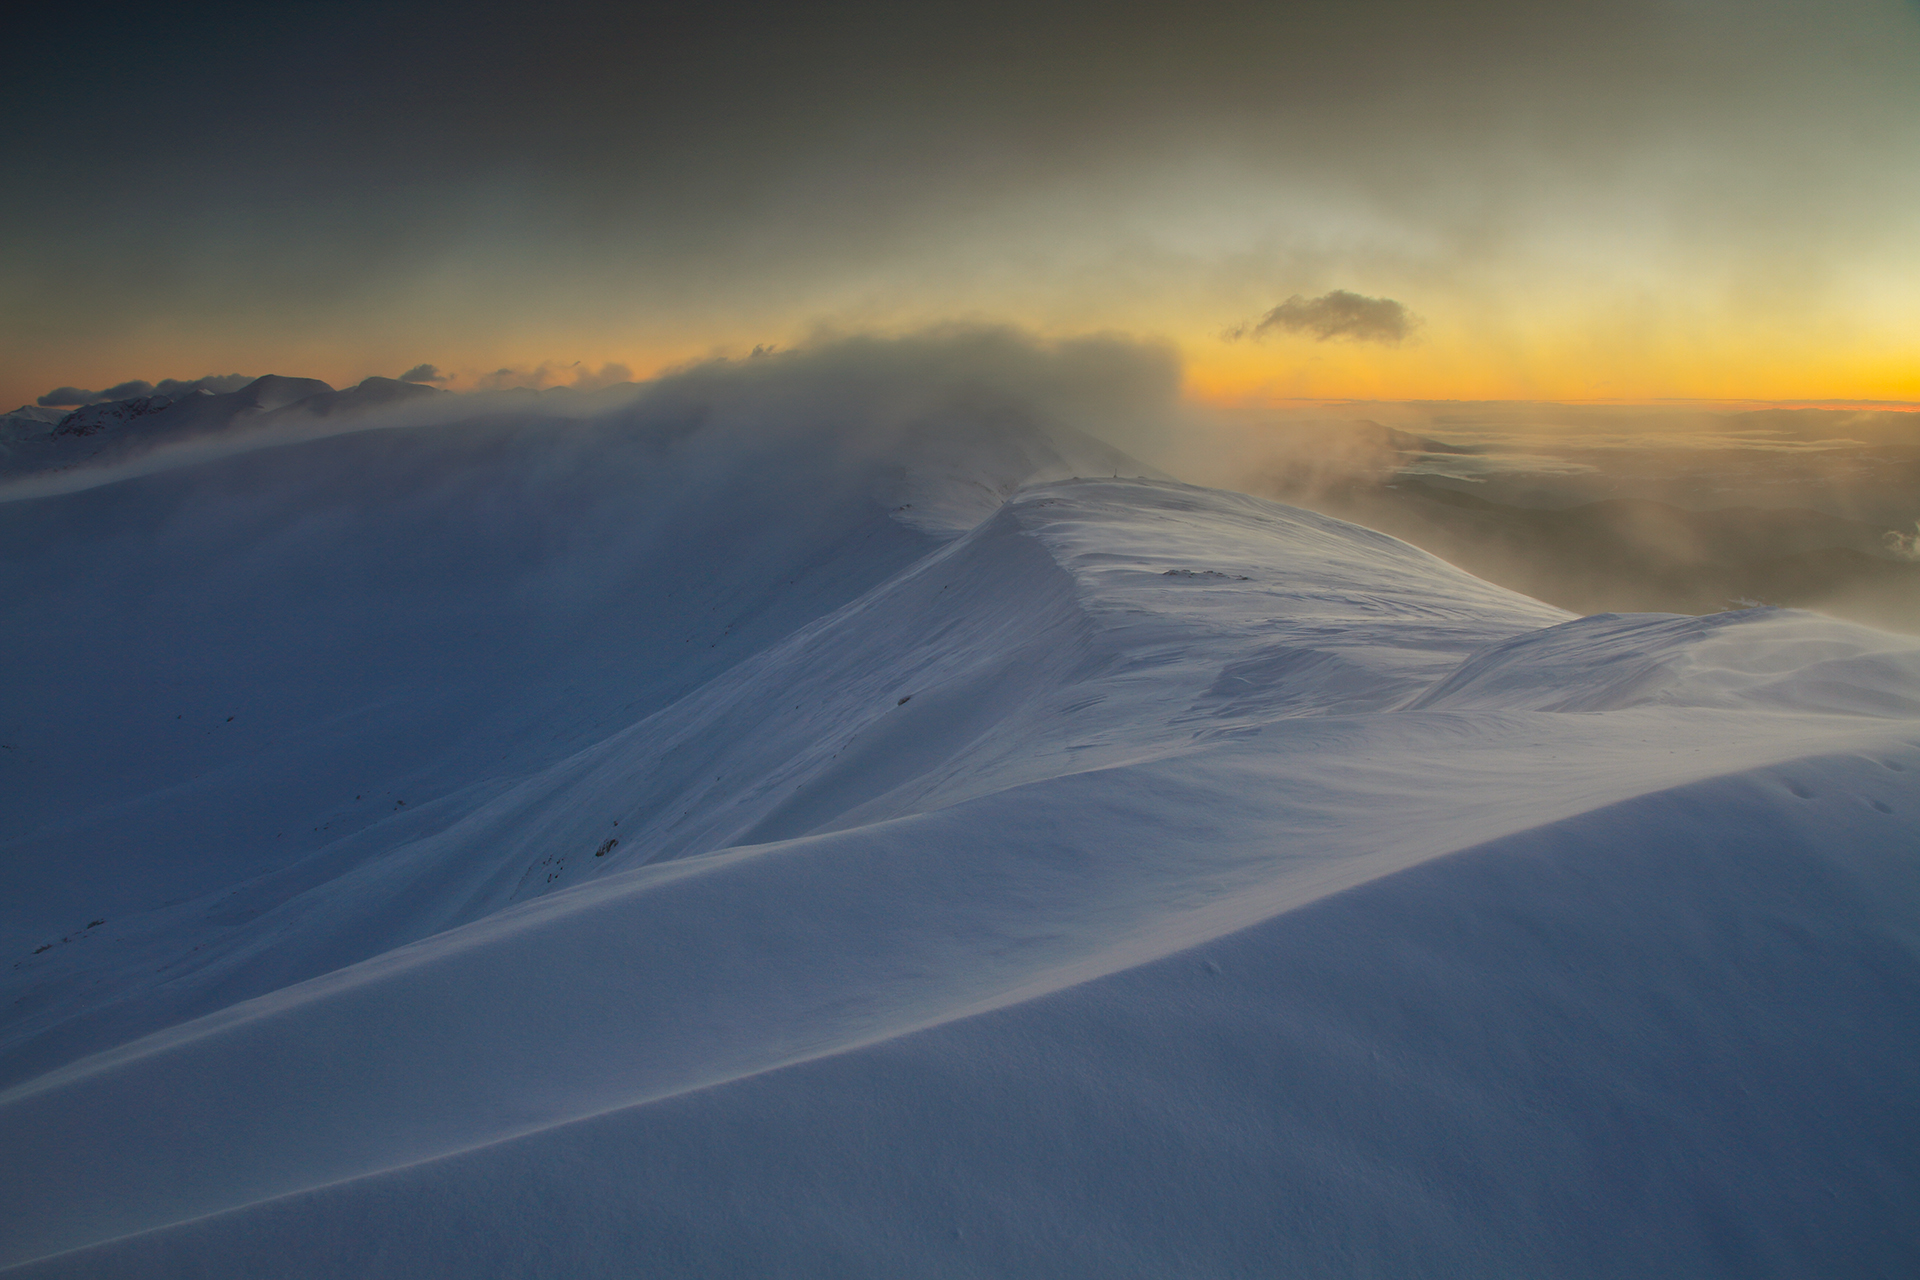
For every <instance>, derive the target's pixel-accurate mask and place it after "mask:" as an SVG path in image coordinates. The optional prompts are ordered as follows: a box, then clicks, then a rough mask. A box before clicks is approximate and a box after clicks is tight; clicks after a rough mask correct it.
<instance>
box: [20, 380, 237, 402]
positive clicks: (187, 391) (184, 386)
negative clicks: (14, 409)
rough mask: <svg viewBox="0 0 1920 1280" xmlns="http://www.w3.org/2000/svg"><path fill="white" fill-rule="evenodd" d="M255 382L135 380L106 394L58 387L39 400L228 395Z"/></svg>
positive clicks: (113, 388) (105, 392) (72, 400)
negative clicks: (207, 393) (203, 393)
mask: <svg viewBox="0 0 1920 1280" xmlns="http://www.w3.org/2000/svg"><path fill="white" fill-rule="evenodd" d="M252 381H253V377H252V376H251V375H249V374H244V373H220V374H215V373H210V374H208V375H207V376H206V377H204V378H195V379H193V380H192V381H190V382H183V381H181V380H180V379H178V378H162V379H160V381H159V383H158V384H157V385H156V384H154V383H151V382H148V381H146V380H145V379H144V378H134V379H132V380H131V381H129V382H122V383H121V384H119V385H118V386H114V387H108V388H106V389H105V390H104V391H83V390H81V389H80V388H79V387H56V388H54V389H53V390H52V391H49V392H47V394H45V395H43V396H41V397H40V403H41V404H42V405H43V406H46V407H48V408H53V407H62V408H64V407H68V406H78V405H86V404H99V403H100V402H101V401H103V400H131V399H133V398H134V397H135V396H151V395H163V396H173V397H175V398H178V397H180V396H184V395H191V394H193V393H194V392H195V391H210V392H212V393H213V394H214V395H225V394H227V393H228V392H231V391H238V390H239V389H240V388H242V387H244V386H246V385H247V384H248V383H249V382H252Z"/></svg>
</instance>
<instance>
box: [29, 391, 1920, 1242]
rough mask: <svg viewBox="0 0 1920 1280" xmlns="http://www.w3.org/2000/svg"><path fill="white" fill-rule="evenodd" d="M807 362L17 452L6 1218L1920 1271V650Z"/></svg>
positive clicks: (46, 1224) (435, 1235)
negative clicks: (1149, 457) (549, 401)
mask: <svg viewBox="0 0 1920 1280" xmlns="http://www.w3.org/2000/svg"><path fill="white" fill-rule="evenodd" d="M756 363H758V362H756ZM769 363H771V364H773V365H774V367H773V369H772V371H771V372H767V371H763V370H758V369H756V370H753V371H749V372H741V373H739V374H738V375H737V376H735V377H733V378H732V379H731V380H729V379H728V378H720V379H718V380H710V381H708V382H704V383H703V382H700V381H698V380H697V379H696V380H695V381H694V382H693V383H692V384H687V383H682V384H677V385H672V386H667V387H664V388H663V389H661V390H660V391H659V392H658V393H649V394H646V395H642V396H640V397H639V398H637V399H630V400H628V401H627V402H624V403H620V404H615V405H613V406H611V407H605V408H597V409H596V410H595V411H594V412H592V413H589V414H588V415H587V416H585V417H573V416H560V417H555V416H541V415H539V414H537V413H535V412H534V411H532V410H530V409H528V408H526V407H525V406H524V405H521V404H520V402H518V401H513V402H509V403H511V404H513V405H515V406H518V407H515V408H512V409H505V408H503V409H501V410H500V411H497V412H494V411H488V412H485V413H481V414H480V415H479V416H477V417H473V418H471V419H469V420H465V421H446V422H443V423H441V424H432V423H429V424H424V425H410V426H404V427H388V428H378V427H375V428H369V429H361V430H355V431H351V432H348V433H344V434H337V435H332V436H329V437H327V438H323V439H316V440H308V441H304V442H300V443H294V444H286V445H280V446H277V447H264V448H255V449H251V450H250V451H247V452H244V453H239V454H236V455H233V456H227V457H219V458H211V459H198V460H192V461H185V462H181V463H180V464H179V465H174V466H171V467H170V468H168V469H164V470H161V471H158V472H156V473H154V474H148V475H143V476H137V477H133V478H129V479H125V480H123V481H120V482H118V483H114V484H109V485H103V486H99V487H94V488H90V489H86V490H84V491H78V492H72V493H67V494H63V495H56V496H48V497H42V498H36V499H32V500H22V501H15V502H11V503H5V504H0V538H3V539H4V541H5V545H7V546H8V547H9V548H10V554H9V556H8V557H7V558H6V560H5V562H4V564H0V600H4V601H5V602H6V603H5V604H4V606H0V607H4V608H5V609H6V610H7V619H8V626H9V634H10V635H12V636H14V637H16V640H15V652H16V654H17V655H21V656H22V660H23V665H22V668H21V669H22V670H23V671H26V670H30V671H31V672H32V676H33V678H32V679H31V680H26V679H22V680H19V681H15V682H11V683H10V687H9V688H8V689H7V691H6V693H5V694H4V702H0V735H3V743H0V745H4V746H5V747H6V748H7V750H6V751H4V752H0V756H4V759H0V768H4V769H5V770H6V772H5V773H4V774H3V775H0V779H4V783H5V785H6V787H7V792H6V796H5V800H6V803H5V805H4V806H0V822H4V828H0V859H4V864H3V865H4V866H5V867H6V875H7V883H8V885H9V886H10V888H11V892H10V893H9V894H8V895H7V897H6V900H5V901H4V902H3V903H0V939H4V941H5V945H6V946H7V947H8V948H9V949H10V950H11V951H12V952H13V953H14V955H15V959H14V961H13V962H11V967H10V968H9V969H8V970H7V971H6V982H7V986H6V988H5V990H4V992H0V997H3V998H0V1009H4V1010H5V1012H4V1014H0V1147H3V1148H4V1149H5V1150H6V1151H7V1152H8V1155H9V1158H8V1161H7V1163H6V1166H5V1169H6V1172H5V1174H4V1184H3V1185H0V1264H16V1270H15V1271H14V1272H13V1273H14V1274H21V1275H89V1276H92V1275H190V1274H207V1275H241V1274H273V1275H284V1276H295V1275H315V1276H326V1275H341V1274H365V1275H396V1276H398V1275H407V1276H421V1275H429V1276H430V1275H448V1276H454V1275H471V1274H476V1273H478V1274H495V1273H513V1274H520V1273H541V1274H547V1273H551V1274H569V1275H631V1274H648V1273H668V1274H735V1273H738V1274H750V1275H789V1274H791V1275H813V1274H821V1275H825V1274H833V1275H848V1274H872V1275H919V1274H937V1275H973V1274H980V1275H1005V1274H1044V1275H1059V1276H1074V1275H1086V1276H1113V1275H1143V1276H1146V1275H1153V1276H1164V1275H1175V1274H1191V1275H1239V1274H1251V1273H1259V1274H1280V1275H1288V1274H1299V1275H1326V1274H1390V1275H1395V1276H1401V1275H1406V1276H1417V1275H1429V1274H1430V1275H1460V1274H1475V1275H1479V1274H1487V1275H1509V1274H1510V1275H1543V1274H1551V1275H1594V1276H1603V1275H1605V1276H1611V1275H1628V1274H1633V1275H1648V1274H1670V1275H1685V1276H1707V1275H1727V1276H1745V1275H1755V1274H1810V1273H1822V1274H1857V1275H1899V1274H1910V1273H1912V1271H1913V1270H1914V1269H1915V1266H1916V1264H1920V1239H1916V1237H1915V1236H1914V1235H1913V1233H1912V1231H1911V1224H1912V1222H1913V1221H1915V1220H1916V1211H1920V1154H1916V1153H1920V1141H1916V1138H1920V1088H1916V1086H1920V1078H1917V1077H1920V1066H1916V1064H1917V1063H1920V1019H1916V1018H1915V1017H1914V1016H1913V1010H1914V1009H1915V1008H1916V1007H1920V1004H1917V1003H1916V1000H1917V998H1920V930H1917V929H1916V924H1917V923H1920V911H1916V907H1920V869H1917V868H1916V857H1915V854H1916V850H1920V644H1916V642H1914V641H1912V640H1911V639H1908V638H1905V637H1900V636H1894V635H1891V634H1887V633H1881V632H1875V631H1871V630H1867V629H1864V628H1860V627H1857V626H1852V625H1849V624H1843V623H1839V622H1834V621H1831V620H1828V619H1823V618H1819V617H1816V616H1814V615H1809V614H1802V613H1794V612H1790V611H1780V610H1749V611H1744V612H1739V613H1730V614H1723V615H1718V616H1713V617H1706V618H1682V617H1673V616H1650V615H1639V616H1601V617H1595V618H1585V619H1574V618H1571V617H1570V616H1569V615H1566V614H1564V613H1562V612H1560V611H1559V610H1556V609H1552V608H1550V607H1548V606H1545V605H1541V604H1539V603H1537V602H1534V601H1530V600H1527V599H1525V598H1523V597H1519V596H1516V595H1514V594H1512V593H1510V592H1507V591H1504V590H1502V589H1500V588H1496V587H1493V586H1491V585H1489V584H1486V583H1484V582H1480V581H1478V580H1476V579H1473V578H1471V577H1469V576H1467V575H1465V574H1464V573H1462V572H1460V571H1458V570H1456V569H1454V568H1452V567H1450V566H1448V565H1446V564H1444V563H1442V562H1440V561H1438V560H1436V559H1434V558H1432V557H1431V556H1428V555H1426V554H1425V553H1423V552H1420V551H1418V550H1415V549H1414V548H1411V547H1409V546H1407V545H1405V544H1403V543H1399V542H1397V541H1395V540H1393V539H1391V538H1388V537H1385V536H1384V535H1380V534H1376V533H1372V532H1370V531H1367V530H1364V529H1360V528H1357V527H1355V526H1352V525H1347V524H1343V523H1341V522H1339V521H1337V520H1333V519H1330V518H1326V517H1322V516H1318V515H1314V514H1311V513H1307V512H1304V511H1299V510H1296V509H1292V508H1288V507H1284V506H1280V505H1278V504H1274V503H1270V502H1265V501H1262V500H1258V499H1254V498H1250V497H1247V496H1244V495H1240V494H1234V493H1227V492H1221V491H1214V490H1207V489H1201V488H1196V487H1193V486H1190V485H1185V484H1181V483H1179V482H1177V481H1174V480H1171V479H1168V478H1166V477H1164V476H1162V475H1160V474H1159V473H1157V472H1154V471H1153V470H1152V469H1151V468H1147V467H1145V466H1143V465H1140V464H1137V463H1133V462H1131V460H1129V459H1127V458H1126V457H1125V456H1124V455H1122V454H1119V453H1117V452H1116V451H1114V450H1112V449H1110V448H1108V447H1107V446H1105V445H1102V444H1100V443H1099V442H1098V441H1097V440H1094V439H1091V438H1089V437H1088V436H1087V435H1086V434H1084V432H1083V431H1081V430H1079V429H1078V428H1079V427H1081V426H1084V425H1086V424H1085V423H1084V422H1079V421H1076V420H1073V419H1072V417H1071V415H1069V414H1067V413H1065V412H1063V411H1061V410H1060V408H1059V406H1060V404H1062V403H1063V402H1064V400H1066V399H1070V398H1071V397H1070V396H1067V395H1065V393H1062V395H1059V396H1051V397H1050V396H1049V395H1048V394H1041V393H1038V392H1034V390H1033V388H1034V386H1036V385H1038V386H1039V387H1040V391H1041V392H1045V391H1046V390H1047V384H1046V376H1047V374H1046V371H1045V369H1044V368H1043V369H1041V370H1039V371H1038V372H1035V371H1032V370H1029V371H1027V373H1026V374H1024V375H1023V377H1024V378H1025V379H1026V380H1025V381H1023V382H1021V383H1020V385H1019V386H1018V387H1017V388H1015V390H1013V391H1009V392H1007V399H1008V402H1009V403H1011V404H1013V407H1015V408H1019V409H1021V411H1020V412H1013V411H1011V409H1008V410H1007V411H1005V412H995V413H991V414H984V415H982V414H978V413H975V414H973V415H972V416H968V415H966V414H958V415H956V414H955V413H953V412H950V411H947V410H944V409H940V410H939V411H938V412H934V411H932V410H929V409H928V408H927V406H926V405H924V404H920V403H919V402H917V401H913V400H912V399H911V397H906V398H904V399H903V392H902V388H901V386H900V385H899V384H897V383H889V382H887V381H886V379H885V378H884V377H876V378H874V379H870V380H869V381H867V382H865V383H857V385H855V387H854V389H853V390H844V389H843V391H842V392H840V393H838V394H836V395H835V396H833V397H828V398H822V397H819V396H817V395H813V394H812V392H813V390H817V384H818V380H819V379H820V377H821V376H822V375H821V371H820V369H819V368H817V367H810V366H806V365H805V364H804V363H801V362H798V361H789V362H788V363H787V364H786V365H780V364H778V362H769ZM924 372H925V371H924V369H918V368H916V369H915V370H914V375H913V376H914V377H915V378H916V379H918V378H921V377H922V376H923V375H924ZM703 376H704V375H703ZM983 376H984V375H983ZM968 385H970V386H971V385H973V384H972V383H969V384H968ZM810 389H811V390H810ZM802 392H806V393H807V394H804V395H803V394H801V393H802ZM783 395H786V396H788V397H789V401H788V402H790V403H791V404H792V405H794V406H797V407H796V408H795V409H794V412H793V415H792V417H791V420H788V421H784V422H782V421H778V420H777V419H776V418H775V417H773V416H771V415H772V410H773V409H776V408H777V407H778V406H779V405H780V404H781V403H783V400H782V396H783ZM1022 396H1024V397H1026V398H1025V399H1021V398H1020V397H1022ZM810 397H811V398H810ZM455 399H456V398H454V397H443V398H439V399H438V402H440V403H450V402H452V401H454V400H455ZM693 401H698V403H697V404H694V405H693V407H692V408H691V409H690V408H689V404H690V403H692V402H693ZM472 403H473V404H475V405H481V404H485V403H487V402H484V401H474V402H472ZM966 403H967V404H968V405H971V406H973V407H975V408H976V409H977V407H978V405H979V398H978V396H972V395H970V398H969V399H968V400H967V401H966ZM809 405H812V406H816V407H818V411H817V412H814V411H809V410H808V409H807V406H809ZM822 406H823V407H822ZM903 406H904V407H903ZM935 408H936V409H938V406H935ZM1002 408H1006V406H1005V405H1003V406H1002ZM695 410H697V411H695ZM443 412H444V411H443ZM770 423H771V424H772V425H770ZM929 424H932V425H929ZM228 716H232V717H233V718H232V719H231V720H228V719H226V717H228ZM175 717H178V718H177V719H176V718H175ZM95 920H101V921H103V923H100V924H97V925H91V926H90V923H89V922H92V921H95ZM43 947H44V948H45V949H44V950H36V948H43ZM36 1260H37V1261H36Z"/></svg>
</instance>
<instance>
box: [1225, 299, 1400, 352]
mask: <svg viewBox="0 0 1920 1280" xmlns="http://www.w3.org/2000/svg"><path fill="white" fill-rule="evenodd" d="M1419 324H1420V317H1418V316H1416V315H1414V314H1413V313H1412V312H1411V311H1409V310H1407V308H1406V306H1405V304H1403V303H1399V302H1396V301H1394V300H1393V299H1392V298H1369V297H1367V296H1366V295H1365V294H1359V293H1349V292H1348V291H1347V290H1345V289H1335V290H1334V291H1333V292H1332V293H1323V294H1321V295H1320V296H1319V297H1317V298H1308V297H1303V296H1302V295H1300V294H1297V293H1296V294H1294V295H1293V296H1292V297H1291V298H1288V299H1287V300H1286V301H1285V302H1283V303H1281V304H1280V305H1279V306H1277V307H1275V308H1274V309H1273V310H1271V311H1269V312H1267V313H1266V314H1265V315H1263V316H1261V317H1260V318H1259V319H1258V320H1256V321H1254V322H1253V323H1252V324H1250V325H1249V324H1240V325H1235V326H1234V327H1233V328H1231V329H1229V330H1227V332H1226V334H1225V337H1226V339H1227V341H1229V342H1233V341H1236V340H1238V339H1240V338H1247V337H1251V338H1256V339H1258V338H1263V337H1265V336H1266V335H1267V334H1268V333H1271V332H1274V331H1276V330H1277V331H1280V332H1285V333H1310V334H1312V335H1313V338H1314V341H1316V342H1326V341H1329V340H1330V339H1333V338H1344V339H1346V340H1347V341H1349V342H1384V343H1390V344H1391V343H1398V342H1402V341H1404V340H1405V339H1406V337H1407V336H1408V335H1409V334H1411V333H1412V332H1413V331H1414V329H1415V328H1417V327H1418V326H1419Z"/></svg>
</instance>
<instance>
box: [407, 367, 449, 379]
mask: <svg viewBox="0 0 1920 1280" xmlns="http://www.w3.org/2000/svg"><path fill="white" fill-rule="evenodd" d="M446 380H447V375H446V374H444V373H442V372H440V370H438V369H437V368H435V367H434V366H433V365H430V364H417V365H415V366H413V368H411V369H409V370H407V371H406V372H405V373H403V374H401V375H400V381H402V382H445V381H446Z"/></svg>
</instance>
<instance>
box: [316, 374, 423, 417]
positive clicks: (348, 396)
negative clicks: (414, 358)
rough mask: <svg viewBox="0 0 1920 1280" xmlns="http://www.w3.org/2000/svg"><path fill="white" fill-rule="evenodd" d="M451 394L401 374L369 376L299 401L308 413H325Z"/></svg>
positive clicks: (321, 414) (325, 414) (323, 414)
mask: <svg viewBox="0 0 1920 1280" xmlns="http://www.w3.org/2000/svg"><path fill="white" fill-rule="evenodd" d="M448 394H450V393H449V392H445V391H442V390H440V389H439V388H438V387H427V386H422V385H421V384H419V383H417V382H402V381H400V380H399V379H398V378H368V379H367V380H366V381H364V382H362V383H361V384H360V385H359V386H357V387H349V388H347V389H346V390H345V391H327V392H323V393H321V394H319V395H314V396H308V397H307V398H306V399H304V400H301V401H300V402H299V408H300V409H301V410H303V411H305V412H307V413H312V414H316V415H319V416H320V417H325V416H327V415H328V414H334V413H346V412H351V411H353V410H357V409H372V408H376V407H378V406H380V405H388V404H400V403H402V402H404V401H408V400H423V399H425V398H427V397H428V396H439V395H448Z"/></svg>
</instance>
